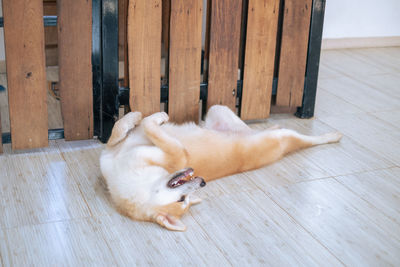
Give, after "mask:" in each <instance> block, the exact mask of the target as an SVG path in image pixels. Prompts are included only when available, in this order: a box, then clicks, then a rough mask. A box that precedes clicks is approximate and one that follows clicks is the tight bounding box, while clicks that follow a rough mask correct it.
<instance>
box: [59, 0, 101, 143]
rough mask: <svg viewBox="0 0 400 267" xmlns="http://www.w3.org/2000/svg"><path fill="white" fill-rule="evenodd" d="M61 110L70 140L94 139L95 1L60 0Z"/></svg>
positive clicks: (66, 135)
mask: <svg viewBox="0 0 400 267" xmlns="http://www.w3.org/2000/svg"><path fill="white" fill-rule="evenodd" d="M57 4H58V14H59V18H58V46H59V60H58V61H59V64H60V69H59V72H60V96H61V110H62V115H63V119H64V133H65V139H66V140H81V139H90V138H92V137H93V88H92V61H91V56H92V19H91V18H92V1H73V2H70V1H67V0H59V1H57Z"/></svg>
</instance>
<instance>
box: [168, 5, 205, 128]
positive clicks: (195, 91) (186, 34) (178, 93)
mask: <svg viewBox="0 0 400 267" xmlns="http://www.w3.org/2000/svg"><path fill="white" fill-rule="evenodd" d="M202 11H203V0H185V1H182V0H172V1H171V20H170V46H169V51H170V53H169V100H168V108H169V116H170V118H171V120H173V121H175V122H184V121H190V120H191V121H197V120H198V116H199V102H200V67H201V28H202V14H203V12H202Z"/></svg>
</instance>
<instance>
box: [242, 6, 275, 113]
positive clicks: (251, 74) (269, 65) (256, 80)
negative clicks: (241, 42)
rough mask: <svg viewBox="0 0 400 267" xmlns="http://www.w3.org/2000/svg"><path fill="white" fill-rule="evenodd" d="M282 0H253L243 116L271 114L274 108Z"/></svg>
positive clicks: (247, 45)
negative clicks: (276, 54) (272, 106)
mask: <svg viewBox="0 0 400 267" xmlns="http://www.w3.org/2000/svg"><path fill="white" fill-rule="evenodd" d="M279 2H280V1H279V0H261V1H258V0H250V1H249V7H248V17H247V37H246V52H245V63H244V64H245V65H244V78H243V80H244V81H243V93H242V106H241V118H242V119H244V120H251V119H263V118H267V117H268V116H269V113H270V109H271V97H272V83H273V79H274V65H275V49H276V38H277V36H276V34H277V30H278V16H279Z"/></svg>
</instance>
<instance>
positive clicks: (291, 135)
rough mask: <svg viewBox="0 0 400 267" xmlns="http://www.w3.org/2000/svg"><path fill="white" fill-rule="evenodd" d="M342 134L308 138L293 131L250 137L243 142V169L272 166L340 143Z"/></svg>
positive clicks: (285, 130)
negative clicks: (300, 153)
mask: <svg viewBox="0 0 400 267" xmlns="http://www.w3.org/2000/svg"><path fill="white" fill-rule="evenodd" d="M341 138H342V134H341V133H337V132H336V133H327V134H324V135H320V136H307V135H303V134H300V133H297V132H296V131H293V130H288V129H279V130H272V131H269V130H265V131H263V132H260V133H257V134H255V135H251V136H248V137H246V138H244V139H243V140H242V141H241V146H240V148H241V151H243V154H242V159H241V162H242V164H241V169H240V170H239V171H247V170H251V169H255V168H259V167H262V166H264V165H267V164H270V163H272V162H274V161H276V160H278V159H280V158H282V157H283V156H284V155H286V154H288V153H290V152H293V151H296V150H299V149H302V148H307V147H311V146H315V145H322V144H328V143H335V142H338V141H339V140H340V139H341Z"/></svg>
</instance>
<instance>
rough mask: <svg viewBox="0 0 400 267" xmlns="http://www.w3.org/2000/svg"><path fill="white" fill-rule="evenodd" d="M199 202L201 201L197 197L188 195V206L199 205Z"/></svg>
mask: <svg viewBox="0 0 400 267" xmlns="http://www.w3.org/2000/svg"><path fill="white" fill-rule="evenodd" d="M201 201H202V199H201V198H199V197H198V196H195V195H190V196H189V202H190V205H196V204H199V203H200V202H201Z"/></svg>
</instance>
